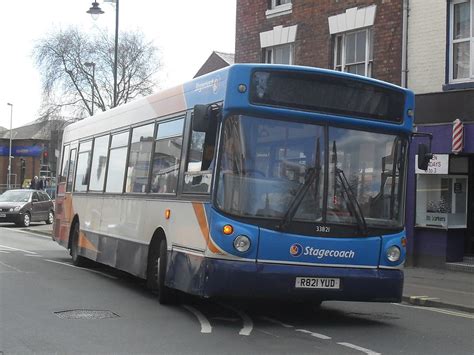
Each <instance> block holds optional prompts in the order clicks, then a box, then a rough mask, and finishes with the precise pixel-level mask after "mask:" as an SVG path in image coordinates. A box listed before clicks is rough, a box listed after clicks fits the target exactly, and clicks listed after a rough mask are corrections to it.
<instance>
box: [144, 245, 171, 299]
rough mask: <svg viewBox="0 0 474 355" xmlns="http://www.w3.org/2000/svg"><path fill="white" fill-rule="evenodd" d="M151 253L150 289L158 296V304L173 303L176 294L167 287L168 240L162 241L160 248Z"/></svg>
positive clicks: (149, 269) (149, 268) (149, 264)
mask: <svg viewBox="0 0 474 355" xmlns="http://www.w3.org/2000/svg"><path fill="white" fill-rule="evenodd" d="M150 253H151V254H150V258H149V263H148V275H147V278H148V287H149V288H150V289H151V290H152V291H153V292H155V293H157V294H158V302H160V303H161V304H170V303H173V300H174V296H175V295H174V292H173V290H172V289H170V288H169V287H166V286H165V279H166V258H167V246H166V240H164V239H162V240H161V241H160V242H159V244H158V246H156V247H154V248H152V249H151V250H150Z"/></svg>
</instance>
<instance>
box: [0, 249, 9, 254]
mask: <svg viewBox="0 0 474 355" xmlns="http://www.w3.org/2000/svg"><path fill="white" fill-rule="evenodd" d="M0 253H4V254H10V252H9V251H6V250H1V249H0Z"/></svg>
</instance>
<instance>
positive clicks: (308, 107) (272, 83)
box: [250, 70, 405, 123]
mask: <svg viewBox="0 0 474 355" xmlns="http://www.w3.org/2000/svg"><path fill="white" fill-rule="evenodd" d="M250 102H251V103H252V104H256V105H268V106H277V107H285V108H292V109H300V110H305V111H312V112H320V113H328V114H335V115H344V116H349V117H357V118H368V119H375V120H382V121H389V122H396V123H401V122H402V120H403V111H404V102H405V94H404V93H403V92H401V91H397V90H394V89H390V88H387V87H383V86H379V85H377V84H372V83H368V82H365V81H363V80H357V79H352V78H347V77H344V78H341V77H338V76H337V75H330V74H323V73H317V74H308V73H303V72H302V73H295V72H294V71H293V72H291V73H290V72H286V71H265V70H257V71H255V72H254V73H253V76H252V81H251V88H250Z"/></svg>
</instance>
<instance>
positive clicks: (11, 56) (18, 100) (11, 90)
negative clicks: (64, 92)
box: [0, 0, 236, 128]
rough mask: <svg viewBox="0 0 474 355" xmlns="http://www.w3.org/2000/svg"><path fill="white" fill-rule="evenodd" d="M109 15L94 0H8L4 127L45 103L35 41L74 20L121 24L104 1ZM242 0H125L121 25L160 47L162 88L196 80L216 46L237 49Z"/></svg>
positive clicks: (1, 64) (2, 34)
mask: <svg viewBox="0 0 474 355" xmlns="http://www.w3.org/2000/svg"><path fill="white" fill-rule="evenodd" d="M98 2H99V4H100V6H101V8H102V10H104V11H105V14H104V15H101V16H99V17H98V19H97V20H96V21H94V20H92V18H91V16H90V15H89V14H87V13H86V11H87V10H88V9H89V7H90V6H91V3H92V0H55V1H52V0H23V1H21V2H18V1H2V10H1V12H0V40H1V48H2V51H1V55H0V78H1V84H0V126H3V127H6V128H9V127H10V106H8V105H7V103H8V102H10V103H12V104H13V128H15V127H19V126H22V125H24V124H26V123H29V122H32V121H34V120H35V119H36V118H37V117H38V116H37V113H38V110H39V107H40V103H41V86H40V76H39V73H38V71H37V69H36V68H35V66H34V65H33V61H32V58H31V52H32V48H33V46H34V44H35V40H37V39H39V38H41V37H44V35H45V34H47V33H48V32H51V31H53V30H57V29H61V28H62V29H66V28H67V27H69V26H70V25H74V26H78V27H79V28H81V29H83V30H84V31H91V32H92V31H97V28H98V26H100V27H102V26H106V27H107V28H108V29H109V30H110V32H111V33H113V31H114V28H115V10H114V8H113V7H112V5H110V4H109V3H104V2H103V0H98ZM235 4H236V0H201V1H192V0H173V1H163V0H120V13H119V15H120V20H119V24H120V26H119V28H120V30H141V31H142V32H143V33H144V34H145V37H146V39H147V40H153V41H154V44H155V45H156V46H157V47H158V48H159V49H160V55H161V60H162V64H163V67H162V73H161V75H160V78H161V80H160V83H159V84H160V86H161V88H167V87H170V86H174V85H177V84H180V83H182V82H184V81H187V80H189V79H191V78H192V77H193V76H194V74H196V72H197V71H198V70H199V68H200V67H201V65H202V64H203V63H204V61H205V60H206V59H207V58H208V57H209V55H210V54H211V53H212V51H213V50H216V51H221V52H227V53H233V52H234V45H235V6H236V5H235Z"/></svg>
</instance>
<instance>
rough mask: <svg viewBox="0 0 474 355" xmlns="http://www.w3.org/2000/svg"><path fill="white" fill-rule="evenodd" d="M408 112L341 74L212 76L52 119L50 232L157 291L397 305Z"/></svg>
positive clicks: (407, 106) (245, 70)
mask: <svg viewBox="0 0 474 355" xmlns="http://www.w3.org/2000/svg"><path fill="white" fill-rule="evenodd" d="M413 112H414V95H413V93H412V92H411V91H409V90H406V89H403V88H400V87H398V86H395V85H391V84H388V83H385V82H381V81H378V80H374V79H370V78H366V77H361V76H356V75H351V74H347V73H341V72H335V71H330V70H323V69H316V68H309V67H296V66H276V65H260V64H238V65H233V66H231V67H228V68H225V69H222V70H219V71H216V72H213V73H210V74H208V75H206V76H203V77H199V78H197V79H194V80H193V81H191V82H189V83H186V84H184V85H182V86H179V87H175V88H172V89H169V90H165V91H163V92H160V93H157V94H154V95H151V96H149V97H146V98H143V99H139V100H136V101H134V102H131V103H128V104H125V105H123V106H120V107H117V108H114V109H112V110H109V111H106V112H103V113H100V114H97V115H96V116H93V117H90V118H87V119H84V120H82V121H80V122H77V123H74V124H72V125H70V126H68V127H67V128H66V129H65V131H64V137H63V148H62V155H61V156H62V158H61V164H59V165H60V166H59V169H60V171H59V172H58V176H59V184H58V188H57V197H56V216H55V225H54V233H53V238H54V239H55V240H56V241H57V242H58V243H59V244H61V245H63V246H64V247H66V248H68V249H69V250H70V252H71V255H72V260H73V262H74V264H76V265H81V264H84V263H85V262H87V261H88V260H87V259H90V260H93V261H96V262H99V263H103V264H106V265H110V266H112V267H115V268H118V269H121V270H124V271H126V272H128V273H131V274H133V275H136V276H138V277H141V278H144V279H146V280H147V285H148V287H149V288H150V289H152V290H155V291H156V292H157V293H158V295H159V301H160V302H161V303H166V302H168V301H170V300H171V299H172V298H173V293H174V292H175V290H180V291H183V292H186V293H189V294H194V295H198V296H202V297H221V296H222V297H259V298H280V299H291V300H300V301H307V302H314V303H319V302H321V301H325V300H348V301H380V302H399V301H400V300H401V297H402V289H403V271H402V270H401V268H402V266H403V263H404V260H405V254H406V236H405V229H404V214H405V211H404V206H405V181H406V171H407V169H406V167H407V150H408V144H409V141H410V138H411V135H412V129H413ZM422 148H424V151H423V154H425V153H426V154H425V155H426V156H429V154H427V147H426V146H424V147H422ZM420 160H421V164H422V163H423V161H424V159H420Z"/></svg>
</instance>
